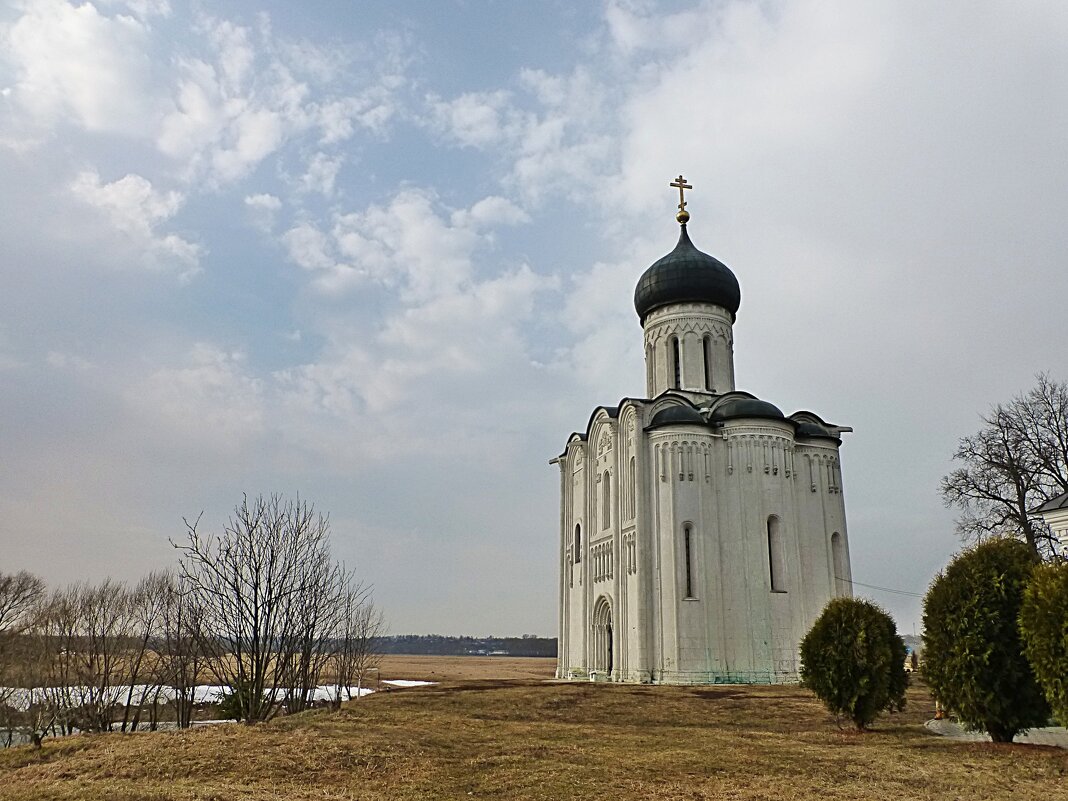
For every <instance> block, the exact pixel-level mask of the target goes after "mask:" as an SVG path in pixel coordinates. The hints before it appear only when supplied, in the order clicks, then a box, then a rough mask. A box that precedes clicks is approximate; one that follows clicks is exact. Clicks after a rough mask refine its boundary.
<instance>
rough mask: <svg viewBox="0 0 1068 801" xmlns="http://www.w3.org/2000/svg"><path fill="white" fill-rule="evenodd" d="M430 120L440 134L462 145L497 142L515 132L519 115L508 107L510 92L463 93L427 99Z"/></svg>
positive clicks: (471, 145)
mask: <svg viewBox="0 0 1068 801" xmlns="http://www.w3.org/2000/svg"><path fill="white" fill-rule="evenodd" d="M427 102H428V103H429V105H430V110H431V113H432V123H433V125H434V127H435V128H436V129H437V130H438V131H439V132H441V133H442V134H444V135H446V136H448V137H450V138H451V139H453V140H454V141H456V142H458V143H459V144H461V145H463V146H465V147H476V148H483V147H487V146H490V145H497V144H499V143H500V142H501V141H502V140H504V139H508V138H512V137H514V136H515V135H516V134H517V133H518V129H519V126H520V125H521V115H520V114H519V112H518V110H516V109H514V108H513V107H512V106H511V95H510V94H509V93H508V92H505V91H503V90H500V91H496V92H466V93H464V94H462V95H460V96H458V97H455V98H453V99H452V100H441V99H439V98H437V97H435V96H431V97H429V98H427Z"/></svg>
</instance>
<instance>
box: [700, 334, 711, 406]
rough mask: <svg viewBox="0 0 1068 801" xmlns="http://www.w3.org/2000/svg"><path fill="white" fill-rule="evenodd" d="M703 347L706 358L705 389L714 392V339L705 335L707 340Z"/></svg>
mask: <svg viewBox="0 0 1068 801" xmlns="http://www.w3.org/2000/svg"><path fill="white" fill-rule="evenodd" d="M702 346H703V350H704V356H705V389H707V390H708V391H709V392H711V391H712V337H710V336H709V335H708V334H705V338H704V339H703V340H702Z"/></svg>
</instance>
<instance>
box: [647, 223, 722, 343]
mask: <svg viewBox="0 0 1068 801" xmlns="http://www.w3.org/2000/svg"><path fill="white" fill-rule="evenodd" d="M683 213H685V212H680V218H681V215H682V214H683ZM686 217H687V218H689V214H687V215H686ZM672 303H712V304H715V305H716V306H722V307H723V308H724V309H726V310H727V311H729V312H730V313H731V317H732V318H733V317H734V315H735V314H737V313H738V307H739V306H740V305H741V303H742V290H741V288H740V287H739V286H738V279H737V278H735V277H734V273H732V272H731V270H730V268H729V267H727V265H726V264H724V263H723V262H721V261H720V260H719V259H716V258H713V257H712V256H709V255H708V254H707V253H702V252H701V251H700V250H698V249H697V248H695V247H694V245H693V242H691V241H690V236H689V234H687V233H686V223H685V222H684V223H682V232H681V233H680V234H679V243H678V244H677V245H675V249H674V250H673V251H671V252H670V253H669V254H667V255H666V256H664V257H663V258H661V259H659V260H658V261H656V262H654V263H653V265H652V266H651V267H650V268H649V269H648V270H646V271H645V272H644V273H643V274H642V277H641V278H639V279H638V286H637V287H636V288H635V289H634V309H635V311H637V312H638V317H640V318H641V321H642V324H644V323H645V318H646V317H647V316H648V315H649V312H651V311H653V310H655V309H659V308H660V307H661V306H667V305H669V304H672Z"/></svg>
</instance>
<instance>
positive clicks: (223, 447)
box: [125, 342, 265, 453]
mask: <svg viewBox="0 0 1068 801" xmlns="http://www.w3.org/2000/svg"><path fill="white" fill-rule="evenodd" d="M125 401H126V405H127V407H128V408H129V409H130V410H131V411H132V412H133V413H134V414H135V415H137V416H138V418H140V419H142V420H144V421H146V422H148V423H149V424H150V426H151V428H152V429H154V430H155V431H156V434H155V436H156V437H157V438H158V439H162V440H166V441H167V442H170V443H172V444H174V445H175V446H176V447H177V446H180V447H181V448H182V449H183V450H184V449H189V448H192V449H204V448H209V449H210V450H211V451H220V452H227V453H230V452H237V451H239V450H240V449H241V448H242V447H245V446H247V445H248V443H249V441H250V440H253V439H255V438H256V437H257V436H259V435H260V434H261V433H262V432H263V431H264V428H265V399H264V385H263V381H262V380H261V379H259V378H257V377H255V376H253V375H252V374H251V373H250V371H249V370H248V368H247V366H246V364H245V356H244V354H243V353H241V352H239V351H228V350H224V349H222V348H220V347H218V346H217V345H214V344H211V343H204V342H201V343H198V344H196V345H195V346H193V348H192V349H191V350H190V351H189V352H188V353H187V354H185V356H184V358H182V359H181V361H180V363H179V364H176V365H173V366H165V367H160V368H158V369H155V370H153V371H152V372H150V373H149V374H148V375H147V376H145V377H144V378H143V379H141V380H139V381H137V382H136V383H134V384H132V385H131V386H130V387H129V388H128V389H127V391H126V392H125Z"/></svg>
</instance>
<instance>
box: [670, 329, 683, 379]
mask: <svg viewBox="0 0 1068 801" xmlns="http://www.w3.org/2000/svg"><path fill="white" fill-rule="evenodd" d="M671 369H672V371H673V372H674V375H673V376H672V378H673V381H674V383H673V384H672V385H671V386H673V387H674V388H675V389H678V388H680V387H681V386H682V358H681V354H680V348H679V338H678V337H672V338H671Z"/></svg>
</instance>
